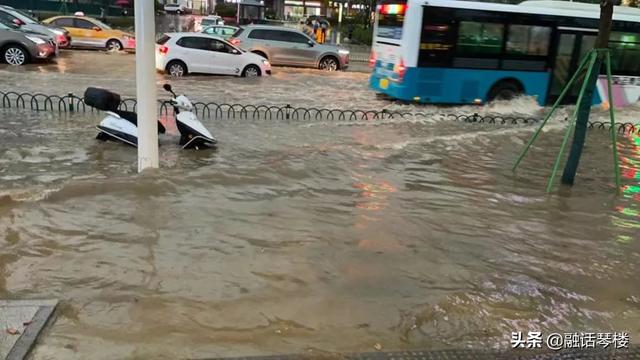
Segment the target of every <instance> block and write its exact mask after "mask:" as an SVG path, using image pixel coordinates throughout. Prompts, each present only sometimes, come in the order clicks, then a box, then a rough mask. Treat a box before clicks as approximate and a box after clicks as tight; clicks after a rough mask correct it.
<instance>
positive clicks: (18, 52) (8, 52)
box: [2, 45, 28, 66]
mask: <svg viewBox="0 0 640 360" xmlns="http://www.w3.org/2000/svg"><path fill="white" fill-rule="evenodd" d="M2 57H3V59H4V61H6V62H7V64H9V65H14V66H19V65H24V64H26V63H27V60H28V55H27V52H26V51H25V50H24V49H23V48H21V47H20V46H15V45H9V46H8V47H6V48H5V49H4V53H3V56H2Z"/></svg>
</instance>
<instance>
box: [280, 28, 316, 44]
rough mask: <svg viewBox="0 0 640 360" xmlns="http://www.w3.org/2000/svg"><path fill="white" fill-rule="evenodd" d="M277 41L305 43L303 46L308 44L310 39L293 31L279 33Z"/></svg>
mask: <svg viewBox="0 0 640 360" xmlns="http://www.w3.org/2000/svg"><path fill="white" fill-rule="evenodd" d="M276 40H278V41H286V42H291V43H303V44H306V43H307V42H309V38H307V37H306V36H304V35H302V34H298V33H296V32H293V31H284V30H281V31H278V34H277V38H276Z"/></svg>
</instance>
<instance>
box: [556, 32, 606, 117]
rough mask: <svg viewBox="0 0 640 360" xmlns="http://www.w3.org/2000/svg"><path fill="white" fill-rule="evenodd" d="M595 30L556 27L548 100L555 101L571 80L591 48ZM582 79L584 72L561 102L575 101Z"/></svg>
mask: <svg viewBox="0 0 640 360" xmlns="http://www.w3.org/2000/svg"><path fill="white" fill-rule="evenodd" d="M596 34H597V30H595V29H594V30H591V29H570V28H562V27H559V28H558V33H557V37H558V39H557V42H556V46H557V47H556V51H555V54H556V57H555V61H554V63H553V72H552V76H551V86H550V88H549V96H548V102H549V103H553V102H555V101H556V100H557V99H558V97H559V96H560V93H561V92H562V90H563V89H564V87H565V85H567V83H568V82H569V80H571V77H572V76H573V74H574V73H575V72H576V70H578V66H580V61H581V60H582V58H583V57H584V56H585V55H586V54H587V53H588V52H589V50H591V49H593V46H594V44H595V41H596ZM583 79H584V72H583V73H582V74H581V75H580V76H579V77H578V78H576V80H575V81H574V85H573V86H572V87H571V89H570V91H569V93H567V94H566V95H565V97H564V99H563V101H562V103H563V104H567V103H575V102H576V101H577V100H578V94H579V93H580V85H581V84H582V80H583Z"/></svg>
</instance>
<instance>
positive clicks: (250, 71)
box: [242, 65, 261, 77]
mask: <svg viewBox="0 0 640 360" xmlns="http://www.w3.org/2000/svg"><path fill="white" fill-rule="evenodd" d="M260 75H261V74H260V68H259V67H257V66H255V65H248V66H247V67H246V68H244V70H243V71H242V77H258V76H260Z"/></svg>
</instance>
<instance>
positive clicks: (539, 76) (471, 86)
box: [369, 67, 550, 105]
mask: <svg viewBox="0 0 640 360" xmlns="http://www.w3.org/2000/svg"><path fill="white" fill-rule="evenodd" d="M503 79H516V80H518V81H520V83H522V84H523V86H524V93H525V94H526V95H530V96H535V97H537V101H538V103H539V104H540V105H544V104H545V101H546V93H547V88H548V86H549V80H550V74H549V73H548V72H532V71H510V70H476V69H460V68H429V67H420V68H417V67H412V68H407V71H406V74H405V76H404V80H403V81H402V82H397V81H393V80H392V79H389V78H388V77H386V76H384V75H381V74H377V73H376V72H374V73H373V74H372V76H371V79H370V82H369V85H370V86H371V88H372V89H374V90H375V91H376V92H379V93H383V94H386V95H388V96H390V97H393V98H396V99H400V100H405V101H416V102H421V103H441V104H474V103H478V102H482V103H485V102H486V101H487V96H488V94H489V91H490V90H491V87H492V86H493V85H494V84H496V83H497V82H498V81H500V80H503Z"/></svg>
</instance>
